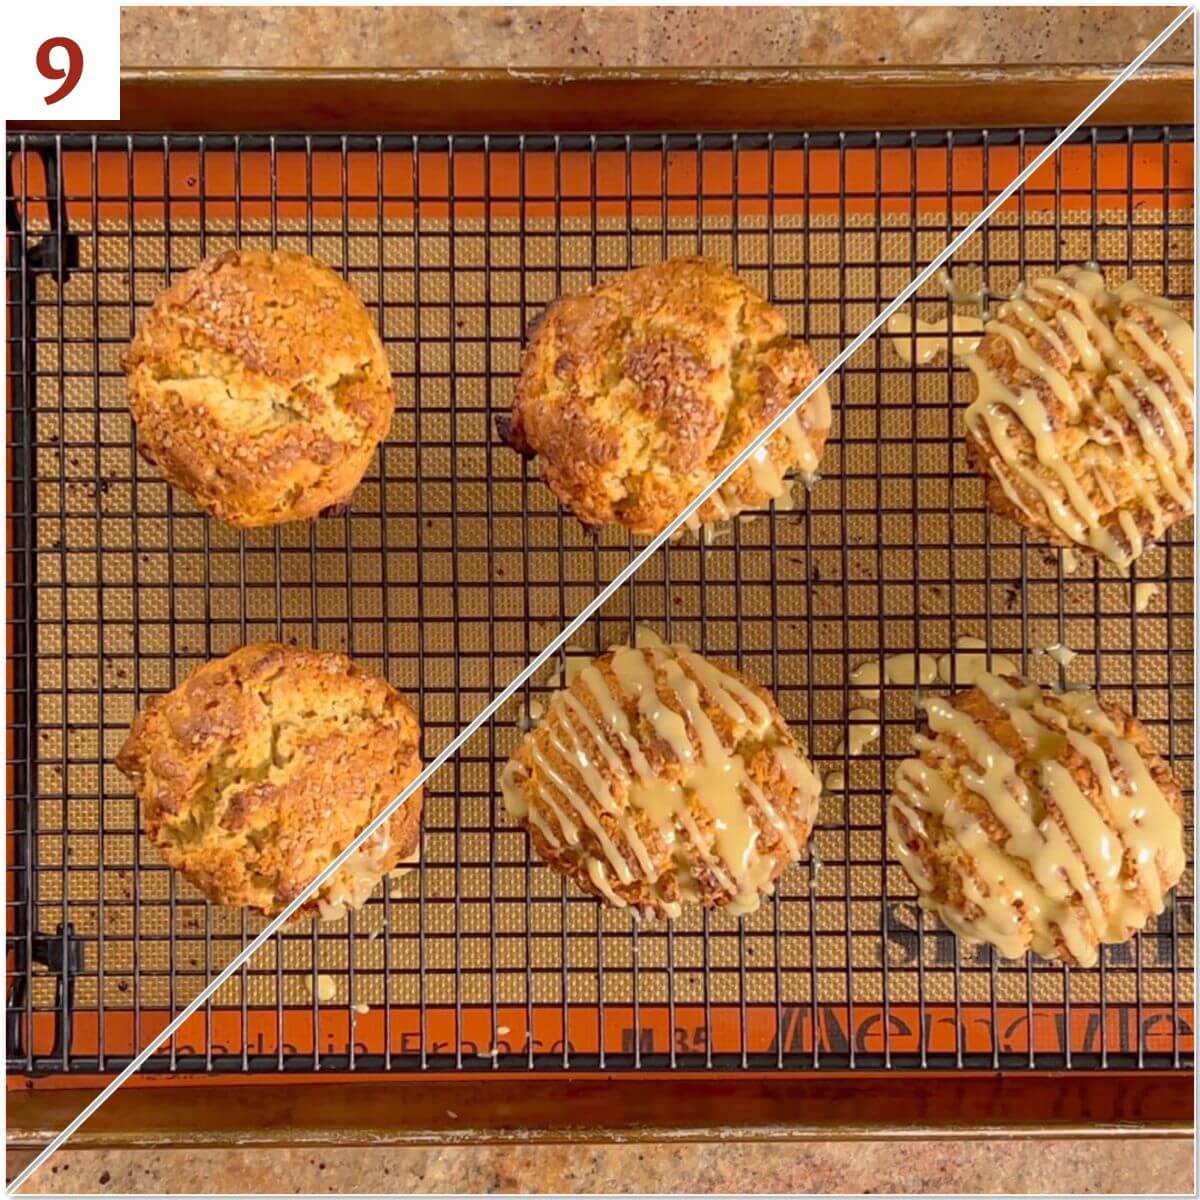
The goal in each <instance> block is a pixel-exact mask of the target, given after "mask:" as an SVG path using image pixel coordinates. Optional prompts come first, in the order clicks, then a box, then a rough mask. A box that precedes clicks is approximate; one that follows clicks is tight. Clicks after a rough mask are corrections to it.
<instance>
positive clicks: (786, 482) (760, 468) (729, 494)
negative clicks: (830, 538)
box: [684, 384, 833, 540]
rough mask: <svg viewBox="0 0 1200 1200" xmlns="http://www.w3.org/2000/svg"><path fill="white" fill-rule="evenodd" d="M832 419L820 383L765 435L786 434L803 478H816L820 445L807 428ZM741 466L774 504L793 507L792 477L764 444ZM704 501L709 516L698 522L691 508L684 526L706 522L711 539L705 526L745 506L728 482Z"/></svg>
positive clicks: (824, 428)
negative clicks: (773, 458)
mask: <svg viewBox="0 0 1200 1200" xmlns="http://www.w3.org/2000/svg"><path fill="white" fill-rule="evenodd" d="M801 412H803V413H804V415H805V418H806V419H805V420H803V421H802V420H801V419H800V414H801ZM832 420H833V411H832V406H831V405H830V402H829V391H828V389H827V388H826V386H825V385H824V384H822V385H821V386H820V387H819V388H817V390H816V391H815V392H813V394H812V395H811V396H809V398H808V400H807V401H805V403H804V404H803V405H802V406H801V407H800V408H798V409H796V411H795V412H794V413H792V414H791V415H790V416H789V417H788V418H787V420H786V421H784V422H783V423H782V424H781V425H780V426H779V428H778V429H777V430H776V431H775V433H774V434H772V436H771V438H770V439H769V441H774V440H775V438H777V437H780V436H782V437H784V438H786V440H787V441H788V442H789V443H790V445H791V448H792V453H793V456H794V459H795V464H796V469H797V470H798V471H799V473H800V477H801V478H802V479H803V480H805V481H806V482H810V481H814V480H815V479H816V471H817V466H818V464H819V463H820V461H821V453H820V449H819V447H818V445H817V444H816V443H815V442H814V438H813V433H812V432H810V430H811V431H815V432H819V433H820V434H822V435H824V434H825V433H827V432H828V430H829V426H830V423H831V422H832ZM741 470H745V471H749V472H750V477H751V479H752V480H753V481H754V485H755V487H757V488H758V489H759V491H761V492H763V493H765V494H766V495H767V496H768V497H769V498H770V499H771V500H772V501H774V502H775V503H776V505H777V506H778V507H780V508H783V509H784V510H790V509H792V508H794V507H795V497H794V495H793V492H792V482H793V481H792V480H791V479H789V478H788V477H787V476H786V475H785V474H784V473H783V472H781V471H780V470H779V468H778V467H777V466H776V465H775V463H774V462H773V461H772V459H771V456H770V453H769V450H768V446H767V445H766V444H764V445H762V446H760V447H759V448H758V449H757V450H756V451H755V452H754V453H753V454H752V455H751V456H750V458H749V460H748V461H747V463H746V464H745V466H744V467H742V468H741ZM736 474H740V472H736V473H735V476H736ZM708 504H710V505H712V507H713V509H714V510H715V511H714V513H713V515H712V516H711V517H708V518H706V520H705V521H704V522H702V521H701V519H700V516H699V513H698V512H694V513H692V514H691V515H690V516H689V517H688V518H687V520H686V521H685V522H684V526H685V527H686V528H687V529H690V530H692V532H696V531H698V530H700V529H701V526H702V525H704V526H706V538H707V540H712V539H711V538H708V536H707V535H708V528H710V527H711V525H712V523H713V522H714V521H728V520H731V519H732V518H733V517H736V516H738V515H739V514H740V513H742V512H745V510H746V508H747V507H749V505H747V503H746V502H745V501H744V500H742V499H741V497H740V496H739V495H738V493H737V491H736V490H735V489H733V488H731V487H730V486H729V485H728V483H727V484H726V485H725V486H724V487H722V488H719V489H718V490H717V491H716V492H714V493H713V494H712V495H711V496H710V497H709V498H708Z"/></svg>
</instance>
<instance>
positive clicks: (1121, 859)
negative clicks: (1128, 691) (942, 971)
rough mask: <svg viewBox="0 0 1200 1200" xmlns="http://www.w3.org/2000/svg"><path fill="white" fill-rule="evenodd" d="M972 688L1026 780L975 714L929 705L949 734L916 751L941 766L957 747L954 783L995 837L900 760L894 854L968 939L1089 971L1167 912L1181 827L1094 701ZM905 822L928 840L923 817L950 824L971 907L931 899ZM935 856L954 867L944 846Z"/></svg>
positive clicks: (921, 767) (924, 773)
mask: <svg viewBox="0 0 1200 1200" xmlns="http://www.w3.org/2000/svg"><path fill="white" fill-rule="evenodd" d="M976 686H977V687H978V688H979V690H980V691H982V692H983V694H984V696H986V698H987V699H988V701H989V702H990V703H991V704H993V705H995V706H996V707H997V708H999V709H1001V710H1002V711H1003V712H1004V714H1005V715H1006V716H1007V717H1008V719H1009V720H1010V721H1011V724H1012V727H1013V729H1014V731H1015V733H1016V734H1017V735H1018V737H1019V738H1020V740H1021V742H1022V744H1023V747H1024V750H1023V755H1022V761H1023V762H1024V763H1025V764H1026V770H1025V772H1024V774H1022V773H1020V772H1019V771H1018V762H1017V761H1016V760H1015V759H1014V758H1013V756H1012V755H1011V754H1010V753H1009V750H1008V749H1006V747H1005V746H1003V745H1001V744H1000V743H999V742H998V741H997V740H995V738H993V737H992V735H991V733H989V732H988V730H987V729H986V728H985V727H984V726H983V725H981V724H979V723H977V722H976V721H975V720H974V719H973V718H972V717H971V716H970V715H969V714H968V713H967V712H966V711H964V710H963V709H961V708H958V707H956V706H955V704H954V703H953V702H952V701H951V700H948V699H945V698H943V697H936V696H935V697H930V698H928V699H926V700H925V702H924V706H925V709H926V712H927V714H928V718H929V725H930V729H931V730H932V732H933V733H934V734H937V735H940V737H939V739H938V740H934V739H933V738H929V737H924V736H920V735H918V736H916V737H915V738H914V739H913V741H914V747H915V748H916V749H917V750H918V751H921V752H923V753H924V754H925V755H928V756H929V758H930V759H932V760H933V761H934V762H945V761H946V760H947V758H948V756H949V754H950V753H951V750H950V749H949V748H948V746H947V744H946V743H947V741H948V742H949V743H950V744H951V745H952V746H953V747H954V753H955V757H956V759H957V760H959V761H958V763H957V766H956V774H957V777H958V779H959V781H960V783H961V784H963V785H965V787H966V789H967V791H968V793H969V794H970V795H971V796H972V797H973V798H974V800H975V801H977V802H979V803H980V804H981V805H982V806H983V807H984V808H985V809H986V811H987V812H988V813H989V814H990V816H989V817H988V818H987V822H988V826H990V828H989V827H987V826H985V823H984V821H981V820H980V817H979V815H977V811H976V810H975V809H974V808H973V807H972V806H968V805H966V804H964V803H963V801H962V800H961V799H960V798H959V794H958V792H956V790H955V788H954V787H952V786H951V785H950V783H949V782H948V781H947V780H946V778H945V777H944V776H943V775H942V774H941V772H940V771H939V770H937V769H936V767H935V766H933V765H931V763H930V761H928V760H927V759H926V758H911V759H906V760H905V761H904V762H903V763H901V765H900V768H899V770H898V772H897V775H896V782H895V790H894V795H893V796H892V798H891V801H890V803H889V806H888V832H889V838H890V841H891V844H892V847H893V849H894V851H895V853H896V855H897V857H898V858H899V860H900V862H901V864H902V865H903V866H904V868H905V870H906V871H907V873H908V875H909V877H910V878H911V879H912V881H913V883H914V884H915V885H916V887H917V888H918V890H919V891H920V893H921V902H922V904H923V905H924V906H925V907H927V908H930V909H932V910H933V911H935V912H936V913H937V914H938V915H939V916H940V917H941V918H942V920H943V921H945V923H946V924H947V925H949V926H950V928H952V929H954V930H955V931H956V932H958V933H960V934H962V935H963V936H964V937H967V938H971V939H979V940H983V941H987V942H990V943H991V944H992V945H994V946H996V948H997V949H998V950H999V951H1000V953H1001V954H1003V955H1004V956H1005V957H1008V958H1015V957H1019V956H1020V955H1022V954H1024V953H1025V951H1026V950H1027V949H1033V950H1034V951H1035V952H1037V953H1038V954H1041V955H1043V956H1045V957H1048V958H1054V957H1060V956H1061V955H1062V952H1063V950H1064V949H1065V951H1066V952H1067V953H1068V954H1069V955H1070V957H1071V958H1072V959H1074V960H1075V961H1076V962H1078V963H1080V964H1082V965H1085V966H1090V965H1092V964H1094V963H1095V962H1096V961H1097V958H1098V951H1097V948H1096V947H1097V944H1098V943H1106V942H1120V941H1124V940H1126V938H1128V937H1129V935H1130V933H1131V931H1133V930H1136V929H1140V928H1142V927H1143V926H1144V924H1145V923H1146V920H1147V919H1148V918H1149V917H1150V915H1151V914H1157V913H1160V912H1162V910H1163V906H1164V904H1165V899H1166V893H1167V891H1168V890H1169V888H1170V887H1172V886H1174V884H1175V882H1176V881H1177V880H1178V879H1179V877H1180V875H1181V874H1182V872H1183V869H1184V865H1185V859H1184V850H1183V829H1182V822H1181V820H1180V818H1179V815H1178V814H1177V813H1176V811H1175V809H1174V807H1173V805H1172V804H1171V802H1170V800H1169V799H1168V798H1167V797H1166V796H1165V795H1164V794H1163V792H1162V790H1161V789H1160V787H1159V786H1158V784H1157V782H1156V781H1155V779H1154V777H1153V775H1152V774H1151V772H1150V769H1149V767H1148V766H1147V764H1146V762H1145V760H1144V759H1143V758H1142V756H1141V754H1140V753H1139V751H1138V749H1137V747H1136V746H1135V745H1134V744H1133V743H1132V742H1130V741H1129V740H1127V739H1125V738H1123V737H1121V736H1119V734H1118V732H1117V729H1116V727H1115V726H1114V725H1113V723H1112V721H1111V720H1110V719H1109V718H1108V717H1107V716H1106V715H1105V713H1104V712H1103V710H1102V709H1101V708H1100V706H1099V704H1098V702H1097V700H1096V698H1095V696H1094V695H1092V694H1091V693H1087V692H1071V693H1067V694H1064V695H1060V696H1058V697H1057V702H1056V703H1050V702H1049V697H1048V696H1047V694H1046V693H1044V692H1043V691H1042V689H1041V688H1039V687H1038V686H1037V685H1033V684H1031V685H1026V686H1014V685H1013V684H1010V683H1008V682H1007V681H1005V680H1003V679H1000V678H999V677H997V676H995V675H990V674H986V673H984V674H982V675H980V676H979V677H978V679H977V680H976ZM1068 747H1069V748H1070V749H1071V750H1073V751H1074V752H1075V753H1076V754H1077V755H1079V756H1080V758H1081V759H1082V760H1083V761H1084V762H1086V763H1087V765H1088V767H1089V768H1090V771H1091V773H1092V775H1093V777H1094V780H1095V781H1096V784H1097V785H1098V787H1097V788H1096V789H1095V790H1093V788H1092V787H1091V786H1087V787H1084V788H1081V787H1080V786H1079V783H1078V782H1077V780H1076V777H1075V775H1073V774H1072V772H1071V771H1070V770H1069V769H1068V767H1067V765H1066V763H1065V762H1064V761H1063V759H1064V755H1065V753H1066V751H1067V749H1068ZM1030 764H1032V770H1030ZM1085 778H1086V777H1085ZM900 817H903V818H904V820H905V821H906V822H907V823H908V824H909V826H911V828H912V829H914V830H916V831H917V833H918V834H919V835H921V836H925V835H927V831H928V824H927V819H933V820H936V821H937V822H939V823H940V824H941V827H942V829H943V831H944V832H943V834H942V835H941V837H942V838H946V837H948V838H949V839H951V840H952V842H953V843H954V844H955V845H956V847H957V852H958V854H959V855H960V856H961V859H962V860H963V861H965V862H966V863H967V864H969V867H968V869H966V870H964V871H962V872H961V883H962V888H963V894H964V896H965V897H966V899H967V900H968V901H969V902H970V903H969V905H963V904H951V903H949V902H948V900H947V898H946V897H945V896H942V897H935V896H933V894H932V889H933V887H934V882H933V880H932V879H931V878H930V877H929V875H928V873H927V871H926V870H925V868H924V866H923V865H922V863H921V860H920V858H919V857H918V855H917V854H916V853H915V852H914V851H913V850H911V849H910V848H909V847H908V845H907V844H906V842H905V837H904V834H903V830H902V828H901V825H900V824H899V821H898V818H900ZM997 830H999V832H998V833H997ZM938 853H939V857H942V858H943V859H944V858H945V855H946V854H947V853H948V848H947V847H946V846H945V845H944V844H942V845H941V848H940V850H939V852H938ZM1123 864H1124V869H1123ZM1131 871H1132V873H1133V878H1130V877H1129V876H1130V872H1131Z"/></svg>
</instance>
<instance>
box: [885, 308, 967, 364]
mask: <svg viewBox="0 0 1200 1200" xmlns="http://www.w3.org/2000/svg"><path fill="white" fill-rule="evenodd" d="M887 330H888V333H891V334H895V335H896V336H895V337H893V338H892V339H891V347H892V349H893V350H894V351H895V352H896V356H897V357H898V358H899V359H901V361H903V362H906V363H913V362H916V363H919V364H921V365H924V364H925V363H928V362H932V361H933V360H934V359H935V358H936V357H937V356H938V355H939V354H941V353H942V352H943V351H944V350H945V349H946V336H947V334H951V335H952V337H953V341H952V343H951V353H952V354H953V355H954V356H955V357H956V358H961V357H962V356H963V355H966V354H970V353H972V352H973V351H974V350H976V349H977V348H978V346H979V338H980V335H981V333H982V331H983V322H982V321H981V320H980V319H979V318H978V317H966V316H954V317H943V318H942V319H941V320H938V321H923V320H922V319H921V318H920V317H917V318H916V322H915V324H914V321H913V319H912V318H911V317H910V316H909V315H908V313H906V312H895V313H892V315H891V316H890V317H889V318H888V323H887ZM914 332H915V333H916V337H915V338H914V337H913V336H912V335H913V333H914ZM914 348H915V352H914Z"/></svg>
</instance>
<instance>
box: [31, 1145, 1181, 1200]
mask: <svg viewBox="0 0 1200 1200" xmlns="http://www.w3.org/2000/svg"><path fill="white" fill-rule="evenodd" d="M30 1157H31V1156H30V1155H29V1154H27V1153H26V1154H22V1155H20V1156H17V1155H15V1154H10V1155H9V1160H8V1173H9V1176H10V1177H11V1176H12V1174H13V1172H14V1170H15V1169H17V1168H19V1167H20V1166H22V1165H24V1163H26V1162H28V1161H29V1158H30ZM23 1191H24V1192H48V1193H59V1194H64V1193H80V1192H84V1193H86V1192H111V1193H117V1194H120V1193H124V1192H209V1191H211V1192H242V1193H246V1194H250V1195H253V1194H256V1193H264V1192H267V1193H280V1192H293V1193H294V1192H373V1193H380V1192H382V1193H385V1194H386V1193H388V1192H398V1193H406V1192H435V1193H439V1192H440V1193H446V1192H557V1193H567V1194H569V1193H572V1192H615V1193H656V1192H699V1193H704V1192H724V1193H729V1192H734V1193H736V1192H758V1193H783V1194H787V1193H805V1192H840V1193H856V1192H916V1193H921V1192H943V1193H945V1192H948V1193H951V1194H954V1193H956V1192H957V1193H964V1194H982V1193H989V1192H990V1193H996V1192H1014V1193H1036V1192H1059V1193H1072V1192H1101V1193H1104V1192H1115V1193H1117V1194H1121V1193H1124V1194H1126V1195H1131V1194H1132V1195H1137V1194H1139V1193H1140V1194H1146V1193H1163V1192H1186V1193H1190V1192H1191V1191H1192V1143H1191V1141H1190V1140H1183V1139H1179V1140H1174V1141H1152V1142H1144V1141H1142V1142H1131V1141H1127V1140H1125V1139H1110V1140H1103V1141H1089V1140H1071V1141H1066V1140H1063V1141H1018V1140H1008V1139H1005V1140H993V1141H958V1142H949V1141H942V1142H930V1141H916V1142H913V1141H904V1142H800V1143H790V1144H786V1145H784V1144H778V1143H776V1144H772V1143H762V1142H744V1143H741V1144H730V1143H712V1144H702V1145H678V1144H671V1145H666V1144H663V1143H653V1142H651V1143H641V1144H638V1145H593V1146H479V1147H475V1148H470V1149H466V1148H463V1147H461V1146H448V1147H439V1146H428V1147H424V1146H423V1147H405V1148H400V1147H388V1148H383V1147H376V1148H373V1149H369V1150H364V1149H345V1148H339V1149H333V1148H326V1149H319V1148H316V1149H314V1148H313V1147H311V1146H310V1147H305V1148H303V1149H295V1150H281V1149H249V1150H248V1149H231V1150H203V1151H200V1150H195V1149H188V1150H166V1151H161V1150H158V1151H154V1152H145V1151H136V1150H110V1151H103V1150H70V1149H64V1150H61V1151H59V1153H58V1154H57V1155H56V1156H55V1157H54V1158H53V1159H52V1160H51V1162H49V1163H48V1164H47V1165H46V1167H44V1168H43V1170H42V1172H41V1173H40V1174H39V1175H37V1176H35V1177H34V1179H32V1180H30V1181H29V1183H27V1184H26V1185H25V1187H24V1189H23Z"/></svg>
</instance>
